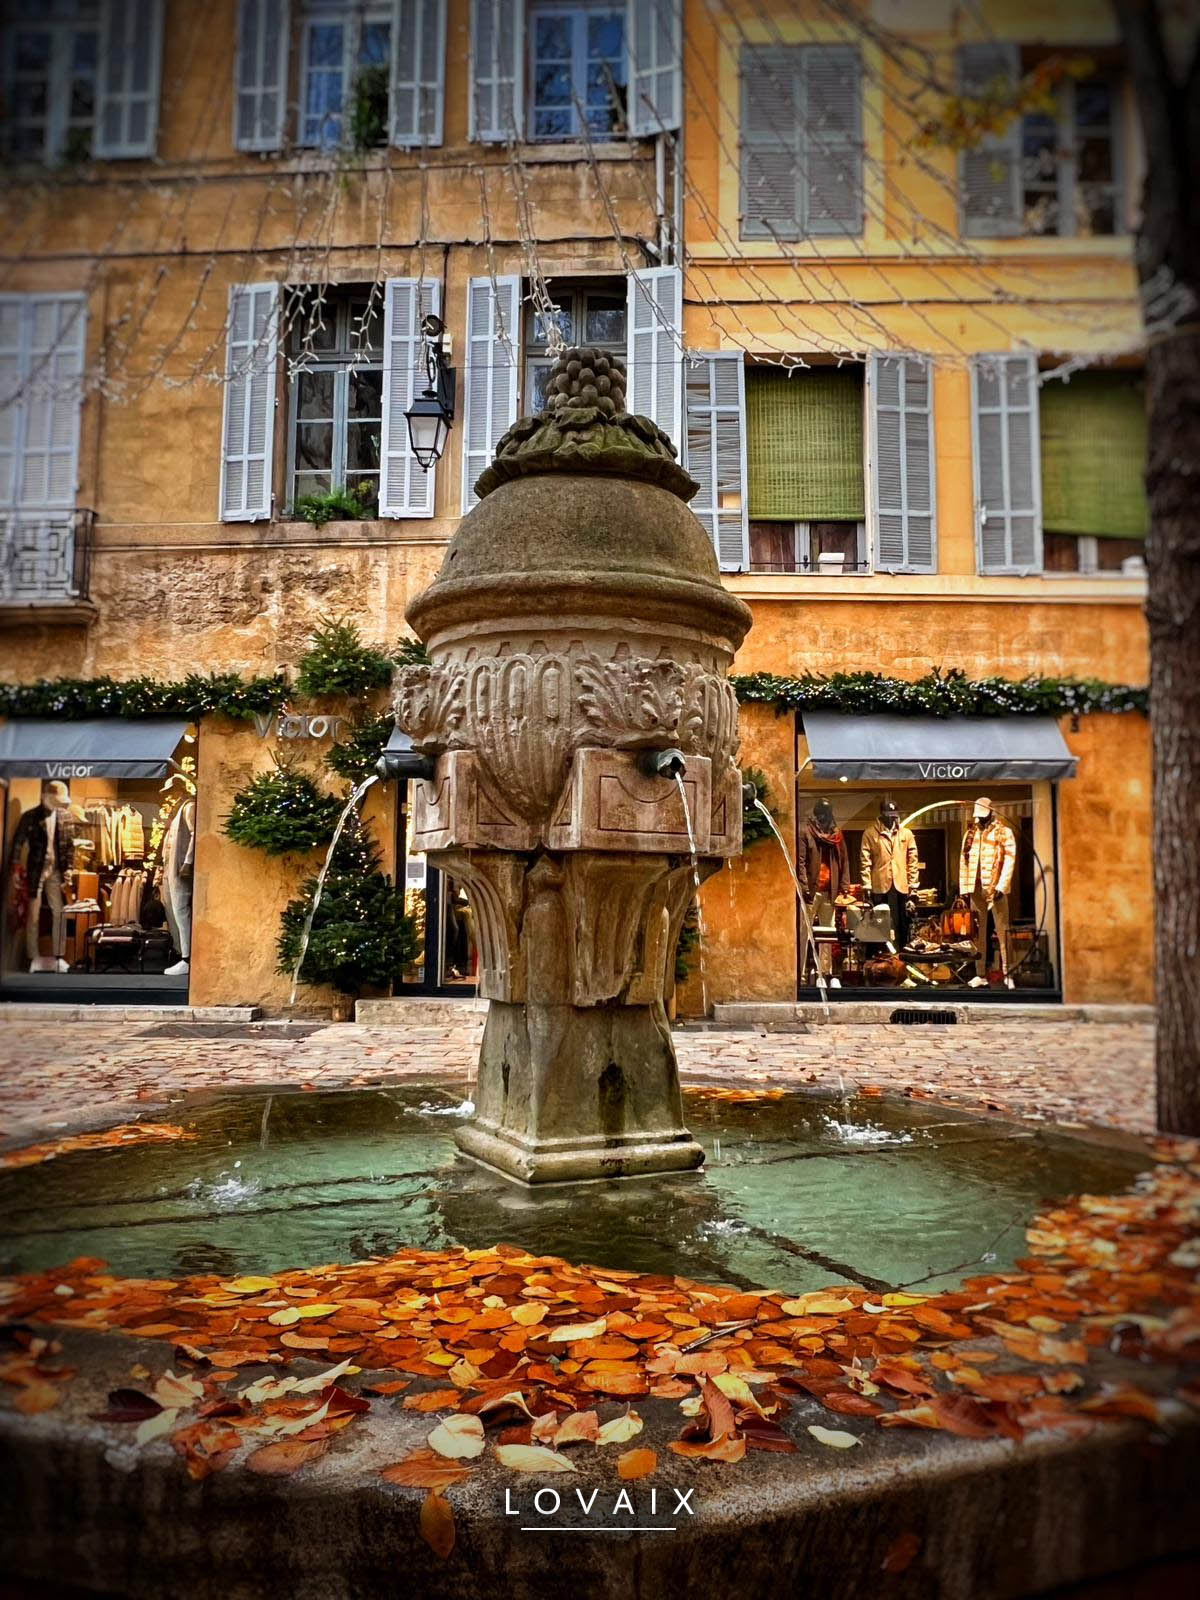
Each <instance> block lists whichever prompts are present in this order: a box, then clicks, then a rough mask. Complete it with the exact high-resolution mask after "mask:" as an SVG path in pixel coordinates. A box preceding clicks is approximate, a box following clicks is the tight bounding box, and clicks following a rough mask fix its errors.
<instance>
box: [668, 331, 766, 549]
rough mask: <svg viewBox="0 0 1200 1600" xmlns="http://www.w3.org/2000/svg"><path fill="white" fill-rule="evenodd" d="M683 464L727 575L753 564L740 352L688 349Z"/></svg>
mask: <svg viewBox="0 0 1200 1600" xmlns="http://www.w3.org/2000/svg"><path fill="white" fill-rule="evenodd" d="M683 385H684V403H685V406H686V412H687V429H686V433H685V436H684V437H685V444H686V449H685V451H684V464H685V466H686V467H687V469H688V471H689V472H690V473H691V475H692V477H693V478H694V479H695V480H696V482H697V483H698V484H699V485H700V487H699V489H698V491H697V493H696V497H695V499H694V500H693V501H692V502H691V505H692V510H693V512H694V513H695V514H696V516H697V518H698V519H699V520H700V522H701V523H702V524H703V525H704V528H705V531H706V532H707V534H708V536H709V538H710V539H711V540H712V543H713V549H714V550H715V551H716V555H717V561H718V563H719V565H720V567H721V570H722V571H723V572H745V571H746V569H747V568H748V567H749V565H750V547H749V542H748V528H747V520H746V393H745V362H744V359H743V356H742V352H741V351H740V350H714V351H703V350H699V351H689V353H688V356H687V358H686V360H685V362H684V376H683Z"/></svg>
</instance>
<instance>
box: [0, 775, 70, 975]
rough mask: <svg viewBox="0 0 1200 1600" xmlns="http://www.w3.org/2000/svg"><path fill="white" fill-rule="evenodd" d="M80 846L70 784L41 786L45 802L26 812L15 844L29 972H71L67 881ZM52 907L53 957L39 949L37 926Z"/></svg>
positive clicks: (17, 830) (13, 854) (16, 834)
mask: <svg viewBox="0 0 1200 1600" xmlns="http://www.w3.org/2000/svg"><path fill="white" fill-rule="evenodd" d="M74 855H75V844H74V839H73V837H72V829H71V811H70V794H69V792H68V790H67V786H66V784H65V783H62V782H60V781H59V780H57V779H55V780H54V781H53V782H50V783H44V784H43V785H42V794H41V804H40V805H36V806H34V807H33V808H32V810H30V811H27V812H26V813H25V815H24V816H23V817H22V818H21V820H20V822H18V823H17V826H16V831H15V832H14V834H13V840H12V860H13V865H14V867H15V868H17V869H19V870H20V872H21V874H22V878H21V880H20V881H22V882H23V884H24V887H25V892H26V893H27V895H28V902H27V905H26V910H25V953H26V955H27V956H28V958H29V970H30V972H67V971H69V965H68V963H67V962H66V961H65V960H64V959H63V949H64V943H65V928H64V925H63V880H64V879H65V877H66V875H67V873H68V872H70V870H71V866H72V862H73V860H74ZM43 903H44V904H46V905H48V906H49V907H50V915H51V919H52V920H51V933H50V947H51V950H52V952H53V954H51V955H49V956H43V955H42V954H41V953H40V952H39V950H38V928H39V923H40V920H41V913H42V905H43Z"/></svg>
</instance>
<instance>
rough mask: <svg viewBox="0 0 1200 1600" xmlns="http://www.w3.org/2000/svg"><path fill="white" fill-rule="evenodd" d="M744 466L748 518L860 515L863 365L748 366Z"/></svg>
mask: <svg viewBox="0 0 1200 1600" xmlns="http://www.w3.org/2000/svg"><path fill="white" fill-rule="evenodd" d="M746 470H747V476H748V478H749V491H750V515H751V517H753V518H756V519H759V520H762V521H788V522H790V521H796V522H807V521H840V520H842V519H845V520H848V521H853V522H858V521H861V520H862V518H863V517H864V516H865V515H866V491H865V488H864V477H863V381H862V372H861V370H859V369H857V368H848V367H816V368H813V369H811V370H806V371H802V372H796V373H795V374H794V375H793V376H792V377H790V378H789V377H788V376H787V374H786V373H784V372H779V371H758V372H755V371H753V370H751V371H749V372H747V373H746Z"/></svg>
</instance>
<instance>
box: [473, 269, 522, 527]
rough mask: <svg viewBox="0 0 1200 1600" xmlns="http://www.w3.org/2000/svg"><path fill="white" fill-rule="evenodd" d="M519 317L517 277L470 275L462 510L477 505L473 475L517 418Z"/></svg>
mask: <svg viewBox="0 0 1200 1600" xmlns="http://www.w3.org/2000/svg"><path fill="white" fill-rule="evenodd" d="M493 282H494V283H495V289H494V290H493V288H492V285H493ZM520 315H521V280H520V278H518V277H505V278H496V279H495V280H493V279H491V278H472V279H471V283H470V287H469V289H468V292H467V359H466V371H465V373H464V382H463V450H462V459H463V479H462V509H463V512H464V514H465V513H466V512H467V511H469V510H470V508H471V507H472V506H473V505H474V504H475V503H476V498H477V497H476V494H475V480H476V478H478V476H479V474H480V473H481V472H482V471H483V469H484V468H485V467H486V466H487V465H488V463H489V462H490V461H491V459H492V456H493V455H494V454H495V450H496V445H497V444H498V443H499V441H500V438H501V435H502V434H505V433H507V432H508V430H509V428H511V427H512V425H513V423H514V422H515V421H516V420H517V377H518V373H517V360H516V352H517V350H518V349H520V344H521V320H520Z"/></svg>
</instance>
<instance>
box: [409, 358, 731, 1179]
mask: <svg viewBox="0 0 1200 1600" xmlns="http://www.w3.org/2000/svg"><path fill="white" fill-rule="evenodd" d="M624 390H625V376H624V370H623V368H622V367H621V364H620V363H619V362H618V361H616V360H615V359H614V358H612V357H609V356H607V355H605V354H602V353H600V352H597V351H593V350H588V349H586V348H584V349H575V350H569V351H567V352H566V353H565V354H564V355H563V356H562V357H561V358H560V360H559V361H558V363H557V365H556V366H555V369H554V371H553V373H552V375H551V381H550V401H549V404H548V407H547V410H546V411H545V412H543V413H542V415H541V416H539V417H532V418H524V419H522V421H520V422H519V423H517V424H516V426H515V427H514V428H512V429H510V430H509V432H508V433H507V434H506V435H505V436H504V438H503V439H501V441H500V443H499V445H498V446H497V450H496V455H495V459H494V460H493V462H492V464H491V465H490V466H489V467H488V468H487V470H486V471H485V472H484V473H483V474H482V475H481V476H480V479H479V481H478V484H477V485H476V492H477V494H478V495H479V503H478V504H477V505H476V506H475V507H474V508H473V509H472V510H471V512H470V513H469V514H468V515H467V516H466V517H464V518H463V520H462V522H461V523H460V525H459V528H458V531H457V533H456V535H455V537H454V539H453V541H452V542H451V544H450V546H449V549H448V550H447V553H446V559H445V561H444V563H443V566H442V569H441V572H440V573H439V574H438V577H437V578H436V579H435V580H434V582H433V583H432V584H431V586H430V587H429V588H428V589H427V590H425V592H424V593H423V594H421V595H419V596H418V597H417V598H416V599H415V600H414V601H413V602H412V603H411V604H410V606H409V608H408V613H407V614H408V620H409V622H410V623H411V625H412V627H413V628H414V630H415V631H416V633H417V634H418V635H419V636H420V637H421V638H422V639H423V640H424V641H425V643H426V644H427V646H428V648H429V654H430V658H431V662H432V665H429V666H413V667H405V668H402V669H400V671H399V672H398V673H397V677H396V692H395V713H396V721H397V724H398V726H399V727H401V728H402V729H404V730H405V731H406V732H407V733H408V734H409V735H410V736H411V738H412V741H413V745H414V748H415V749H416V750H417V751H419V752H421V753H423V754H424V755H426V756H428V757H430V758H432V759H433V760H434V769H433V776H432V777H430V778H428V779H420V780H416V781H414V785H413V802H412V803H413V808H414V826H415V837H414V844H415V846H416V848H418V849H423V850H425V851H426V852H427V853H428V855H429V858H430V860H431V861H432V862H433V863H434V864H435V865H437V866H439V867H441V868H442V869H443V870H444V871H447V872H449V873H451V874H452V875H453V876H454V877H455V878H456V879H457V880H458V881H460V882H461V883H463V884H464V885H465V886H466V889H467V894H468V898H469V900H470V903H471V907H472V911H473V914H474V917H475V925H476V935H477V944H478V948H479V954H480V974H479V988H480V994H481V995H482V996H484V997H485V998H486V999H488V1000H489V1001H490V1005H489V1010H488V1019H487V1024H486V1027H485V1030H484V1039H483V1045H482V1050H481V1055H480V1063H479V1082H478V1091H477V1104H476V1112H475V1117H474V1120H473V1121H472V1122H471V1123H469V1124H468V1125H466V1126H465V1127H463V1128H462V1129H460V1131H459V1134H458V1142H459V1145H460V1146H461V1148H462V1149H463V1150H464V1151H466V1152H467V1153H468V1154H469V1155H472V1156H474V1157H476V1158H477V1159H479V1160H481V1161H484V1162H486V1163H488V1165H490V1166H492V1167H495V1168H498V1169H499V1170H500V1171H502V1172H504V1173H506V1174H507V1175H508V1176H510V1177H513V1178H516V1179H518V1180H520V1181H522V1182H525V1183H544V1182H555V1181H564V1180H573V1179H582V1178H598V1177H610V1176H624V1175H632V1174H636V1173H645V1172H659V1171H672V1170H680V1169H685V1168H689V1167H695V1166H698V1165H699V1164H700V1163H701V1161H702V1160H703V1153H702V1151H701V1150H700V1147H699V1146H698V1145H697V1144H696V1142H695V1141H694V1140H693V1139H692V1137H691V1135H690V1134H689V1132H688V1130H687V1128H686V1127H685V1125H684V1122H683V1113H682V1104H681V1099H680V1093H679V1080H678V1073H677V1069H676V1063H675V1052H674V1048H673V1046H672V1042H671V1034H670V1028H669V1026H668V1023H667V1017H666V1011H665V1007H664V999H665V996H666V995H667V993H668V992H669V988H670V983H671V974H672V968H673V963H674V952H675V946H676V943H677V940H678V936H679V930H680V926H681V924H682V921H683V917H684V915H685V913H686V910H687V906H688V904H689V901H690V899H691V896H692V894H693V891H694V877H693V860H692V854H691V849H690V845H689V835H691V836H694V839H695V850H696V858H697V859H696V870H697V871H698V873H699V875H700V876H701V877H706V876H708V875H709V874H710V873H712V872H714V871H716V870H717V868H718V867H719V866H720V865H721V863H722V861H723V860H724V859H725V858H727V857H728V856H731V855H734V854H736V853H738V851H740V848H741V815H742V813H741V789H740V774H739V773H738V769H737V765H736V755H737V742H738V713H737V701H736V698H735V696H734V693H733V690H732V687H731V686H730V684H729V683H728V681H727V678H726V673H727V671H728V668H729V665H730V662H731V661H732V659H733V654H734V651H735V650H736V648H737V646H738V645H739V644H740V643H741V640H742V638H743V637H744V635H745V633H746V630H747V628H748V626H749V621H750V617H749V612H748V611H747V609H746V607H745V606H744V605H743V604H742V603H741V601H739V600H737V599H736V598H735V597H733V596H732V595H729V594H727V593H726V592H725V590H724V589H723V588H722V587H721V582H720V576H719V573H718V569H717V563H716V558H715V555H714V553H713V547H712V543H711V540H710V538H709V536H708V534H707V532H706V531H705V529H704V527H703V526H702V525H701V523H700V522H699V521H698V520H697V518H696V517H695V516H693V514H692V513H691V512H690V511H689V510H688V507H687V501H688V500H689V499H690V498H691V497H692V496H693V495H694V494H695V493H696V488H697V486H696V484H695V483H694V482H693V480H692V479H691V478H690V477H689V476H688V475H687V473H686V472H684V471H683V469H682V468H681V467H680V466H679V464H678V462H677V461H676V460H675V451H674V448H673V447H672V445H671V443H670V441H669V439H668V438H667V437H666V435H665V434H664V433H662V432H661V430H660V429H658V428H657V427H656V426H655V425H654V424H653V423H652V422H650V421H649V420H648V419H647V418H645V417H638V416H632V415H630V414H629V413H628V412H627V411H625V409H624Z"/></svg>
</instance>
